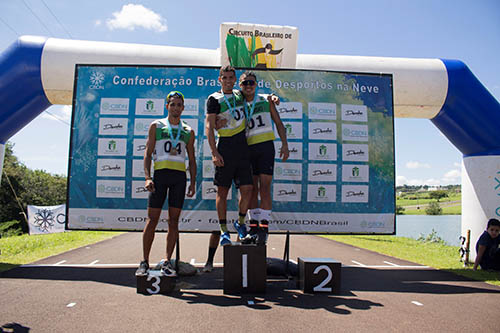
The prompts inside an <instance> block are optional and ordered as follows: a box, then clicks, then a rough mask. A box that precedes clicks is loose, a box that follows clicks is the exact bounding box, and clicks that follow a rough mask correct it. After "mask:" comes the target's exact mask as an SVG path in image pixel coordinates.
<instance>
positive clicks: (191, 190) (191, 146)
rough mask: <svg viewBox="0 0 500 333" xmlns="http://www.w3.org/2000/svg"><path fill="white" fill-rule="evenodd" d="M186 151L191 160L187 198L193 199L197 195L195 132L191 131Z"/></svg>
mask: <svg viewBox="0 0 500 333" xmlns="http://www.w3.org/2000/svg"><path fill="white" fill-rule="evenodd" d="M186 150H187V153H188V159H189V176H190V183H189V189H188V193H187V196H188V197H192V196H193V195H194V194H195V193H196V158H195V156H194V131H193V130H191V136H190V138H189V142H188V144H187V145H186Z"/></svg>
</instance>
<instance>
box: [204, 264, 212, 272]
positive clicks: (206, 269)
mask: <svg viewBox="0 0 500 333" xmlns="http://www.w3.org/2000/svg"><path fill="white" fill-rule="evenodd" d="M212 269H214V264H212V263H211V262H207V263H206V264H205V267H203V272H205V273H210V272H211V271H212Z"/></svg>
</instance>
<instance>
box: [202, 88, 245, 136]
mask: <svg viewBox="0 0 500 333" xmlns="http://www.w3.org/2000/svg"><path fill="white" fill-rule="evenodd" d="M212 98H213V99H215V100H216V101H217V103H218V104H219V107H220V109H219V113H218V115H220V117H221V118H223V119H226V120H227V123H226V126H225V127H222V128H220V129H219V130H217V134H218V136H220V137H231V136H234V135H236V134H238V133H240V132H243V131H244V130H245V126H246V121H245V111H244V110H243V95H242V94H241V93H240V92H239V91H238V90H233V94H232V95H231V96H227V95H224V94H223V93H222V91H217V92H215V93H213V94H211V95H210V96H208V103H210V100H212ZM212 109H213V108H212V107H211V105H210V104H208V105H207V112H208V113H212Z"/></svg>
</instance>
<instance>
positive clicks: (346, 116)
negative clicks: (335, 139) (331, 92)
mask: <svg viewBox="0 0 500 333" xmlns="http://www.w3.org/2000/svg"><path fill="white" fill-rule="evenodd" d="M340 109H341V111H342V121H362V122H367V121H368V111H367V110H366V105H353V104H342V105H341V106H340Z"/></svg>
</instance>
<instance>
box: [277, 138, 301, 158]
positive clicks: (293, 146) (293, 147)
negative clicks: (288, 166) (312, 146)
mask: <svg viewBox="0 0 500 333" xmlns="http://www.w3.org/2000/svg"><path fill="white" fill-rule="evenodd" d="M281 145H282V142H281V141H274V152H275V158H277V159H281V158H280V149H281ZM288 154H289V156H288V159H289V160H301V159H302V143H301V142H288Z"/></svg>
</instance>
